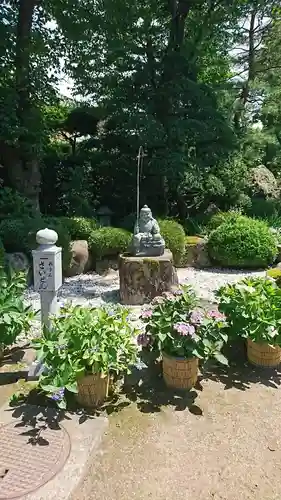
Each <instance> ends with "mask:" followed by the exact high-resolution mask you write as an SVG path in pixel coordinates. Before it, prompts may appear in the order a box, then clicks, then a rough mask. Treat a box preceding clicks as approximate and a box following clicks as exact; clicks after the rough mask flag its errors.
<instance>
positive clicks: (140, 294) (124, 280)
mask: <svg viewBox="0 0 281 500" xmlns="http://www.w3.org/2000/svg"><path fill="white" fill-rule="evenodd" d="M119 281H120V298H121V303H122V304H125V305H134V306H135V305H142V304H145V303H148V302H151V300H152V299H153V298H154V297H157V296H159V295H162V293H163V292H171V291H172V289H173V287H175V286H176V285H178V277H177V271H176V269H175V268H174V265H173V255H172V253H171V252H170V251H169V250H166V251H165V252H164V254H163V255H161V256H159V257H134V256H130V255H128V254H127V255H126V254H123V255H120V257H119Z"/></svg>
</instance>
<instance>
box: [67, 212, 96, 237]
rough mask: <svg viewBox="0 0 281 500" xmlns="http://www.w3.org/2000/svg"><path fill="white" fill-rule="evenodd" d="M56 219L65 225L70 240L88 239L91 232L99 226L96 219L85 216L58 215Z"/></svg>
mask: <svg viewBox="0 0 281 500" xmlns="http://www.w3.org/2000/svg"><path fill="white" fill-rule="evenodd" d="M58 221H59V223H60V224H62V225H63V226H65V227H66V229H67V231H68V232H69V234H70V238H71V239H72V240H86V241H88V240H89V239H90V236H91V234H92V232H93V231H95V230H96V229H98V227H99V226H98V223H97V221H96V219H89V218H86V217H58Z"/></svg>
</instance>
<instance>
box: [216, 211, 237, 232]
mask: <svg viewBox="0 0 281 500" xmlns="http://www.w3.org/2000/svg"><path fill="white" fill-rule="evenodd" d="M239 217H241V213H239V212H235V211H234V210H230V211H229V212H218V213H216V214H214V215H213V216H212V217H211V219H210V220H209V222H208V230H209V231H213V230H214V229H217V228H218V227H220V226H221V225H222V224H224V223H225V222H230V223H232V222H234V221H236V220H237V219H238V218H239Z"/></svg>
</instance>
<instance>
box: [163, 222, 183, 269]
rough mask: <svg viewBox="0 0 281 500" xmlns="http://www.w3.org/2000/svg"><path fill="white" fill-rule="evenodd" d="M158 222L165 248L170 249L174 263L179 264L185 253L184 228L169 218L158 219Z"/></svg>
mask: <svg viewBox="0 0 281 500" xmlns="http://www.w3.org/2000/svg"><path fill="white" fill-rule="evenodd" d="M158 223H159V226H160V232H161V235H162V236H163V238H164V240H165V244H166V248H168V249H169V250H171V252H172V254H173V257H174V262H175V264H176V265H179V264H180V262H181V260H182V257H183V256H184V253H185V232H184V229H183V227H182V226H181V224H179V223H178V222H176V221H174V220H170V219H164V220H159V221H158Z"/></svg>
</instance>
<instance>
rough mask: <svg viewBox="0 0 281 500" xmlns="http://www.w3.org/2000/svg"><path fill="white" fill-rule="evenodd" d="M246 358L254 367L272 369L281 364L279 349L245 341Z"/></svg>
mask: <svg viewBox="0 0 281 500" xmlns="http://www.w3.org/2000/svg"><path fill="white" fill-rule="evenodd" d="M247 356H248V360H249V361H250V363H252V364H253V365H256V366H263V367H265V368H266V367H274V366H278V365H279V364H280V363H281V348H280V347H279V346H271V345H269V344H266V343H262V342H253V341H252V340H250V339H248V340H247Z"/></svg>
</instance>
